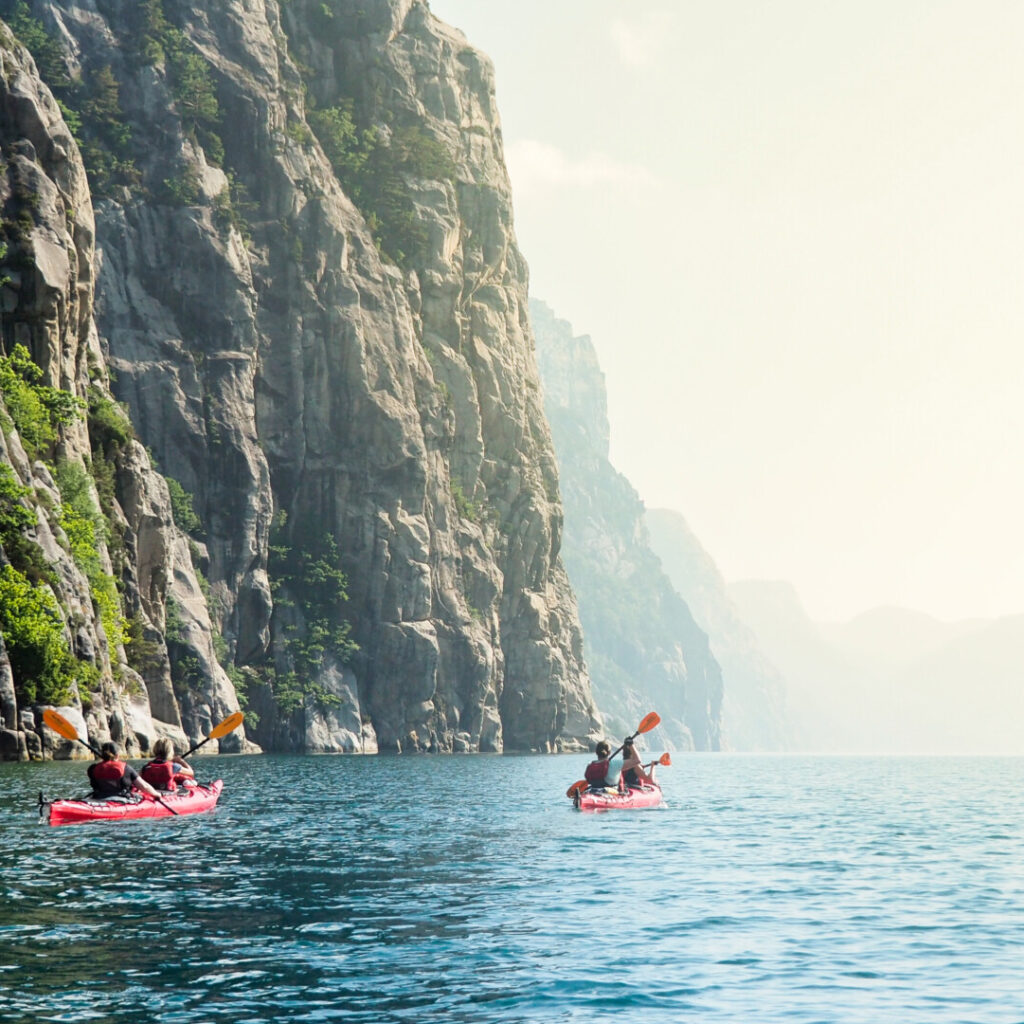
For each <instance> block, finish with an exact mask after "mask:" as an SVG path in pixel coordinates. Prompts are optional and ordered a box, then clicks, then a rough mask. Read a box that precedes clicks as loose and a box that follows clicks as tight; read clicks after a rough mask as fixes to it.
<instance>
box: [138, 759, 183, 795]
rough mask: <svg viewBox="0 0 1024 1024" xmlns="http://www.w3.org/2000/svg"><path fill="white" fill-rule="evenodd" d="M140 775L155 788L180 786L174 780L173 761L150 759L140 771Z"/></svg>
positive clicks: (169, 788)
mask: <svg viewBox="0 0 1024 1024" xmlns="http://www.w3.org/2000/svg"><path fill="white" fill-rule="evenodd" d="M139 775H141V776H142V778H143V779H145V781H146V782H148V783H149V784H150V785H151V786H152V787H153V788H154V789H167V790H175V789H177V788H178V787H177V785H176V784H175V782H174V763H173V762H172V761H150V762H149V764H147V765H146V767H145V768H143V769H142V771H141V772H139Z"/></svg>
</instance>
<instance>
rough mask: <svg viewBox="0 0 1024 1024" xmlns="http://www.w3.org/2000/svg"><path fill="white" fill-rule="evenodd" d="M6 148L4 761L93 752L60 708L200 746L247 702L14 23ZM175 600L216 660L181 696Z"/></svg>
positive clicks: (92, 723)
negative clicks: (217, 635) (157, 454)
mask: <svg viewBox="0 0 1024 1024" xmlns="http://www.w3.org/2000/svg"><path fill="white" fill-rule="evenodd" d="M0 144H2V148H3V162H2V170H0V204H2V211H3V219H2V226H0V231H2V241H0V253H2V259H0V282H2V283H0V296H2V349H3V352H2V357H0V407H2V413H0V425H2V427H3V430H2V435H0V548H2V554H0V632H2V636H0V756H2V757H4V758H8V759H10V758H22V759H24V758H26V757H29V756H42V755H44V754H45V755H47V756H49V755H53V754H57V755H59V756H82V755H84V754H85V753H86V752H85V749H84V747H82V746H79V745H72V744H70V743H67V742H66V741H63V740H61V739H60V738H59V737H57V736H56V735H55V734H54V733H53V732H51V731H49V730H46V729H43V727H42V721H41V717H40V715H39V709H40V706H41V705H44V704H58V705H60V706H61V707H62V710H63V712H64V714H65V715H66V717H67V718H68V719H69V720H70V721H71V722H72V723H73V724H74V725H75V726H76V727H77V728H78V729H79V731H80V733H81V734H82V735H83V736H84V735H86V733H88V735H89V736H91V737H92V738H93V739H94V740H96V741H102V740H105V739H108V738H113V739H114V740H117V741H119V742H120V743H122V745H123V746H125V747H126V748H127V750H128V751H129V753H132V754H138V753H140V752H144V751H146V750H147V749H148V748H149V747H150V745H151V743H152V742H153V740H155V739H156V738H158V737H159V736H161V735H164V736H168V737H171V738H173V739H174V740H175V741H176V742H178V743H181V742H182V741H184V740H185V739H186V735H188V736H189V737H200V736H202V734H203V733H205V732H206V731H208V729H209V726H210V724H211V722H212V721H216V720H218V719H219V718H221V717H223V716H224V715H226V714H228V713H229V712H231V711H233V710H236V709H237V707H238V702H237V699H236V697H235V693H234V690H233V689H232V687H231V685H230V682H229V680H228V679H227V677H226V676H225V674H224V672H223V671H222V670H219V668H218V666H217V665H216V659H215V658H213V641H212V636H211V633H210V627H209V621H208V619H207V617H206V614H205V607H204V606H203V604H202V602H198V601H190V600H189V596H190V595H192V594H200V588H199V584H198V581H197V579H196V576H195V573H194V571H193V567H192V561H191V554H190V550H189V546H188V544H187V542H186V540H185V538H184V537H183V536H182V535H181V534H180V532H179V531H178V530H176V528H175V527H174V524H173V522H172V516H171V506H170V500H169V494H168V489H167V484H166V482H165V481H164V479H163V478H162V477H161V476H159V474H157V473H155V472H154V471H153V469H152V466H151V465H150V462H149V458H148V456H147V454H146V451H145V449H144V448H143V447H142V445H141V444H139V442H138V441H136V440H134V439H133V437H132V431H131V425H130V424H129V423H128V421H127V418H126V417H125V415H124V413H123V412H122V411H121V410H120V409H119V408H118V407H117V406H116V405H115V404H114V402H113V401H112V399H111V396H110V392H109V389H108V381H107V373H106V367H105V364H104V360H103V357H102V353H101V350H100V346H99V344H98V339H97V333H96V326H95V322H94V320H93V287H94V282H95V277H96V270H97V264H96V259H95V253H94V245H93V240H94V221H93V210H92V205H91V202H90V193H89V187H88V183H87V181H86V175H85V171H84V169H83V166H82V162H81V160H80V158H79V152H78V147H77V146H76V145H75V142H74V141H73V139H72V137H71V134H70V132H69V130H68V128H67V126H66V124H65V122H64V120H63V117H62V115H61V111H60V109H59V108H58V105H57V103H56V102H55V101H54V98H53V96H52V95H51V94H50V92H49V90H48V89H47V88H46V87H45V86H44V85H43V84H42V83H41V81H40V79H39V76H38V74H37V71H36V67H35V64H34V62H33V61H32V59H31V57H30V56H29V54H28V52H27V51H26V50H25V49H24V48H23V47H21V46H20V45H19V44H18V43H17V42H16V41H15V39H14V37H13V35H12V34H11V33H10V32H9V31H8V30H7V28H6V27H4V26H2V25H0ZM115 580H116V581H117V582H116V585H115ZM118 591H120V594H121V596H120V598H119V597H118ZM174 595H177V597H178V599H179V600H180V602H181V605H182V608H183V609H185V611H184V613H183V624H182V629H183V630H187V635H183V636H182V638H181V648H182V650H183V651H187V652H188V654H189V655H190V656H191V657H192V658H193V659H195V660H196V662H197V663H200V662H202V661H203V660H204V659H205V660H206V662H207V664H206V665H205V668H206V669H207V671H206V672H205V673H204V674H203V677H202V680H201V681H199V682H197V685H196V686H195V687H193V689H192V690H191V691H189V692H188V693H187V694H185V695H183V697H182V698H181V699H178V698H176V697H175V694H174V691H173V689H172V685H171V675H170V664H169V660H168V657H167V649H166V646H165V645H164V644H163V642H162V639H161V638H162V635H163V632H164V630H165V626H166V608H167V602H168V599H169V598H172V597H173V596H174ZM147 634H148V636H147ZM130 635H134V639H135V643H134V645H133V644H132V643H131V642H129V643H127V645H126V641H128V640H129V638H130ZM143 652H144V654H145V656H142V655H143ZM133 655H134V656H133ZM241 745H242V740H241V737H240V736H238V735H234V736H232V737H229V738H227V739H225V741H223V743H222V748H223V749H225V750H238V749H241ZM214 749H216V744H215V745H214Z"/></svg>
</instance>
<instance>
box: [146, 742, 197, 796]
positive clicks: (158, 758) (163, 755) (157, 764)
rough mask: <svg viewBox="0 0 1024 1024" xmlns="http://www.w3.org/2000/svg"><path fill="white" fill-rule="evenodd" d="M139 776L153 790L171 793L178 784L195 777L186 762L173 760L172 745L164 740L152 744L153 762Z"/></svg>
mask: <svg viewBox="0 0 1024 1024" xmlns="http://www.w3.org/2000/svg"><path fill="white" fill-rule="evenodd" d="M139 774H140V775H141V776H142V778H143V779H145V780H146V782H148V783H149V784H150V785H151V786H153V787H154V788H156V789H159V790H163V791H166V792H172V793H173V792H174V791H175V790H176V789H177V788H178V783H179V782H184V781H185V780H186V779H194V778H195V777H196V773H195V772H194V771H193V770H192V769H191V768H190V767H189V765H188V763H187V762H185V761H175V760H174V744H173V743H171V741H170V740H169V739H165V738H161V739H158V740H157V741H156V743H154V744H153V760H152V761H150V762H149V763H148V764H147V765H145V766H144V767H143V769H142V771H141V772H140V773H139Z"/></svg>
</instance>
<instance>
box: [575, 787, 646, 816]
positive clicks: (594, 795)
mask: <svg viewBox="0 0 1024 1024" xmlns="http://www.w3.org/2000/svg"><path fill="white" fill-rule="evenodd" d="M660 803H661V786H659V785H658V784H657V783H652V784H651V785H649V786H648V785H643V786H639V787H635V788H634V787H630V788H629V789H627V790H626V791H625V792H624V793H619V792H617V791H616V790H614V789H585V790H583V792H582V793H580V792H578V793H576V795H575V796H574V797H573V806H574V807H575V808H576V809H577V810H578V811H632V810H639V809H641V808H645V807H657V806H658V804H660Z"/></svg>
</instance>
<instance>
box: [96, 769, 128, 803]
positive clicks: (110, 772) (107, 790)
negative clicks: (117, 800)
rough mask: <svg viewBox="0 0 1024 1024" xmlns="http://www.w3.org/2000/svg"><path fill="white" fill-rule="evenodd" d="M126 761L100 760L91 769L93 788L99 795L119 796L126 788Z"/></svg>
mask: <svg viewBox="0 0 1024 1024" xmlns="http://www.w3.org/2000/svg"><path fill="white" fill-rule="evenodd" d="M127 767H128V766H127V764H125V762H124V761H100V762H99V763H98V764H94V765H92V767H90V769H89V779H90V781H91V782H92V788H93V790H95V792H96V794H97V795H98V796H117V795H118V793H121V792H123V791H124V790H125V788H126V787H125V784H124V770H125V768H127Z"/></svg>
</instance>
